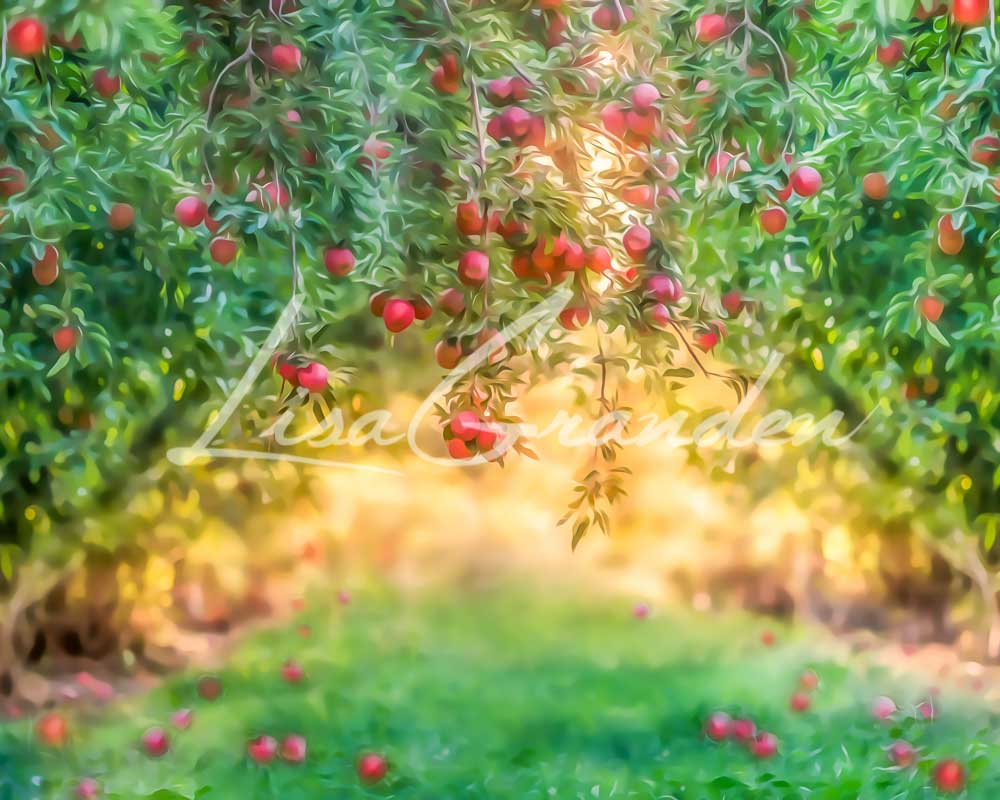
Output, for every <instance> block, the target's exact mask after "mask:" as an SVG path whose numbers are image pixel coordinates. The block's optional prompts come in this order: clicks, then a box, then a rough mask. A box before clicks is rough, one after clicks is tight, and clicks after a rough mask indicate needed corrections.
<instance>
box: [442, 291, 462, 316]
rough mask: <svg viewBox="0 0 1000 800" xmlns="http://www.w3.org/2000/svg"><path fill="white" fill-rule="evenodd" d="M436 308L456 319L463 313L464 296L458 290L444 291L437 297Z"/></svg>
mask: <svg viewBox="0 0 1000 800" xmlns="http://www.w3.org/2000/svg"><path fill="white" fill-rule="evenodd" d="M438 308H440V309H441V310H442V311H443V312H444V313H445V314H447V315H448V316H449V317H457V316H458V315H459V314H461V313H462V312H463V311H465V295H464V294H462V293H461V292H460V291H459V290H458V289H445V290H444V291H443V292H441V296H440V297H438Z"/></svg>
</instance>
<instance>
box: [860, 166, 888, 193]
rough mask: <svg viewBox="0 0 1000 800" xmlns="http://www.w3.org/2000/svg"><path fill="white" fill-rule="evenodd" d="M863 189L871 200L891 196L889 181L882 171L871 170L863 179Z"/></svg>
mask: <svg viewBox="0 0 1000 800" xmlns="http://www.w3.org/2000/svg"><path fill="white" fill-rule="evenodd" d="M861 191H863V192H864V193H865V197H867V198H868V199H869V200H885V198H887V197H888V196H889V181H887V180H886V177H885V175H883V174H882V173H881V172H869V173H868V174H867V175H865V177H864V179H863V180H862V181H861Z"/></svg>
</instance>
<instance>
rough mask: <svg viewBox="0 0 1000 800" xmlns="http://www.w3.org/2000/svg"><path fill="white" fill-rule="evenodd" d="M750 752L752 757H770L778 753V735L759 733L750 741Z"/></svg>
mask: <svg viewBox="0 0 1000 800" xmlns="http://www.w3.org/2000/svg"><path fill="white" fill-rule="evenodd" d="M750 753H751V754H752V755H753V757H754V758H760V759H764V758H772V757H774V756H776V755H777V754H778V737H777V736H775V735H774V734H773V733H760V734H758V735H757V738H755V739H754V740H753V741H752V742H751V743H750Z"/></svg>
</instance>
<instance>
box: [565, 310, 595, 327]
mask: <svg viewBox="0 0 1000 800" xmlns="http://www.w3.org/2000/svg"><path fill="white" fill-rule="evenodd" d="M588 322H590V309H589V308H586V307H581V308H572V307H570V308H564V309H563V310H562V311H560V312H559V324H560V325H562V326H563V327H564V328H565V329H566V330H568V331H578V330H580V328H582V327H583V326H585V325H586V324H587V323H588Z"/></svg>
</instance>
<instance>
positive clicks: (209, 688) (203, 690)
mask: <svg viewBox="0 0 1000 800" xmlns="http://www.w3.org/2000/svg"><path fill="white" fill-rule="evenodd" d="M221 694H222V681H221V680H219V679H218V678H216V677H215V676H214V675H206V676H205V677H203V678H199V680H198V696H199V697H200V698H201V699H202V700H208V701H209V702H211V701H212V700H217V699H218V698H219V695H221Z"/></svg>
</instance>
